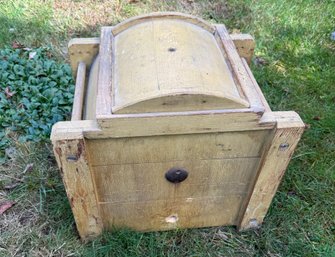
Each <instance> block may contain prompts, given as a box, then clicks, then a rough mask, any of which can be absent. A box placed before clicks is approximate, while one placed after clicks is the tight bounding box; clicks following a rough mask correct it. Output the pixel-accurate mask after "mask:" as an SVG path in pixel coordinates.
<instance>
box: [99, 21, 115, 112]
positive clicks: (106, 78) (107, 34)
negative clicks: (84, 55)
mask: <svg viewBox="0 0 335 257" xmlns="http://www.w3.org/2000/svg"><path fill="white" fill-rule="evenodd" d="M112 43H113V35H112V27H102V29H101V38H100V50H99V76H98V89H97V90H98V92H97V102H96V114H97V117H98V116H100V115H110V114H111V112H112V67H113V66H112V58H113V56H112Z"/></svg>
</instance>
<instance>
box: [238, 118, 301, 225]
mask: <svg viewBox="0 0 335 257" xmlns="http://www.w3.org/2000/svg"><path fill="white" fill-rule="evenodd" d="M271 114H272V115H273V118H274V119H275V120H276V122H277V127H276V129H275V131H274V136H273V138H272V140H271V142H270V145H269V147H268V148H267V149H265V151H264V153H263V157H262V161H261V164H260V168H259V172H258V178H257V180H256V183H255V186H254V188H253V191H252V192H251V195H250V198H249V201H248V203H247V204H246V207H245V211H244V214H243V215H242V218H241V221H240V224H239V230H246V229H249V228H257V227H259V226H260V224H261V223H262V222H263V219H264V217H265V214H266V213H267V211H268V209H269V207H270V204H271V201H272V198H273V197H274V195H275V193H276V191H277V188H278V186H279V184H280V181H281V179H282V177H283V175H284V173H285V170H286V168H287V166H288V163H289V161H290V159H291V157H292V155H293V152H294V149H295V148H296V146H297V144H298V142H299V140H300V137H301V135H302V133H303V131H304V123H303V122H302V121H301V119H300V117H299V115H298V114H296V113H295V112H273V113H271Z"/></svg>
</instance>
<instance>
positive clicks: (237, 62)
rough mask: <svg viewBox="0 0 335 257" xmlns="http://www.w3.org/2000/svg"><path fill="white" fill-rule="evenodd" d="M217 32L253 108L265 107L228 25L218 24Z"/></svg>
mask: <svg viewBox="0 0 335 257" xmlns="http://www.w3.org/2000/svg"><path fill="white" fill-rule="evenodd" d="M216 29H217V33H218V35H219V37H220V39H221V41H222V43H223V47H224V49H225V51H226V53H227V57H228V60H229V62H230V64H231V67H232V70H233V73H234V74H235V76H236V79H237V80H238V82H239V84H240V86H241V88H242V90H243V92H244V93H245V95H246V97H247V98H248V101H249V103H250V105H251V108H263V109H264V106H263V104H262V101H261V100H260V98H259V96H258V93H257V91H256V89H255V88H254V86H253V83H252V81H251V79H250V77H249V75H248V73H247V71H246V70H245V68H244V65H243V62H242V59H241V57H240V56H239V55H238V53H237V51H236V48H235V45H234V43H233V41H232V39H231V38H230V36H229V33H228V31H227V29H226V27H225V26H224V25H222V24H220V25H216Z"/></svg>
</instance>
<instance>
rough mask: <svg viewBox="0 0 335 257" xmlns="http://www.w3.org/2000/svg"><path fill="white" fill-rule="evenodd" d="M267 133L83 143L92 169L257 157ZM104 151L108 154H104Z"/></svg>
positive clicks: (116, 139)
mask: <svg viewBox="0 0 335 257" xmlns="http://www.w3.org/2000/svg"><path fill="white" fill-rule="evenodd" d="M270 132H271V130H257V131H243V132H226V133H207V134H201V135H199V134H187V135H171V136H168V135H164V136H155V137H133V138H115V139H113V138H106V139H89V140H87V141H86V143H87V149H88V151H89V152H90V163H91V165H92V166H99V165H117V164H131V163H156V162H168V161H181V160H206V159H226V158H228V159H231V158H249V157H250V158H254V157H259V156H260V154H261V152H262V149H263V144H264V141H265V140H266V139H267V138H268V137H269V136H270ZM106 149H108V151H106Z"/></svg>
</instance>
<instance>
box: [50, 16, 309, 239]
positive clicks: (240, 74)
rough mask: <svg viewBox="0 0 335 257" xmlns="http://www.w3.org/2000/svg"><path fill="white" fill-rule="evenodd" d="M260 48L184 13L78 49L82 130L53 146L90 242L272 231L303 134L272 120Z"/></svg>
mask: <svg viewBox="0 0 335 257" xmlns="http://www.w3.org/2000/svg"><path fill="white" fill-rule="evenodd" d="M253 48H254V41H253V39H252V37H250V36H249V35H229V34H228V32H227V30H226V28H225V27H224V25H211V24H208V23H206V22H205V21H203V20H201V19H198V18H195V17H192V16H188V15H183V14H178V13H154V14H150V15H147V16H141V17H136V18H132V19H129V20H127V21H125V22H122V23H120V24H118V25H116V26H114V27H103V28H102V31H101V37H100V38H89V39H74V40H72V41H71V42H70V44H69V54H70V59H71V65H72V68H73V71H74V72H76V74H77V79H76V91H75V99H74V104H73V113H72V120H71V121H65V122H58V123H57V124H55V125H54V126H53V129H52V135H51V139H52V142H53V145H54V152H55V155H56V158H57V162H58V165H59V167H60V170H61V173H62V177H63V181H64V184H65V188H66V192H67V196H68V198H69V201H70V203H71V207H72V211H73V214H74V218H75V221H76V224H77V228H78V231H79V234H80V236H81V237H82V238H83V239H88V238H90V237H92V236H95V235H98V234H99V233H101V231H102V230H103V229H108V228H112V227H129V228H132V229H135V230H140V231H151V230H168V229H174V228H189V227H208V226H221V225H235V226H237V227H238V228H239V229H241V230H244V229H248V228H255V227H258V226H259V225H260V224H261V223H262V221H263V219H264V216H265V214H266V212H267V210H268V208H269V205H270V203H271V200H272V198H273V196H274V194H275V192H276V190H277V187H278V185H279V183H280V181H281V178H282V177H283V175H284V173H285V170H286V168H287V165H288V163H289V160H290V158H291V156H292V154H293V151H294V149H295V147H296V145H297V143H298V141H299V139H300V136H301V134H302V133H303V130H304V123H303V122H302V121H301V119H300V117H299V115H298V114H296V113H295V112H293V111H288V112H272V111H271V110H270V107H269V105H268V103H267V101H266V99H265V98H264V96H263V94H262V92H261V90H260V88H259V86H258V85H257V82H256V80H255V78H254V77H253V74H252V72H251V71H250V69H249V66H248V62H250V59H251V56H252V53H253Z"/></svg>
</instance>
